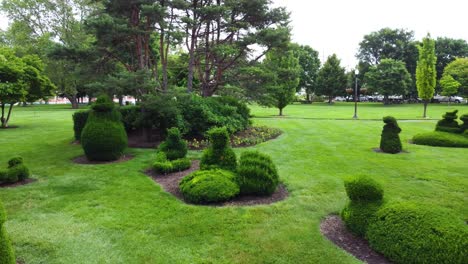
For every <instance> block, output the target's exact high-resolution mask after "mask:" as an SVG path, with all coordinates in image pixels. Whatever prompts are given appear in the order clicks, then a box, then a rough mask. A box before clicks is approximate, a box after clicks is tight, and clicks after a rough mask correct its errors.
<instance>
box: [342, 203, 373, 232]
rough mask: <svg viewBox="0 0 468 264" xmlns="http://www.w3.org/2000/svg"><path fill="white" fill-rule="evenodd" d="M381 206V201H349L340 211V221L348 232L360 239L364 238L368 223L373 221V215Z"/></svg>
mask: <svg viewBox="0 0 468 264" xmlns="http://www.w3.org/2000/svg"><path fill="white" fill-rule="evenodd" d="M381 206H382V202H381V201H376V202H370V201H361V202H357V201H350V202H348V204H347V205H346V206H345V208H344V209H343V211H341V219H343V222H344V223H345V226H346V228H347V229H348V230H349V231H351V232H352V233H353V234H355V235H358V236H360V237H365V235H366V231H367V228H368V226H369V223H371V222H372V221H373V220H374V218H375V213H376V212H377V210H379V208H380V207H381Z"/></svg>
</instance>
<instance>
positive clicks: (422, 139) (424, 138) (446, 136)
mask: <svg viewBox="0 0 468 264" xmlns="http://www.w3.org/2000/svg"><path fill="white" fill-rule="evenodd" d="M465 133H466V131H465ZM413 143H414V144H417V145H427V146H435V147H451V148H468V137H467V136H464V135H459V134H453V133H447V132H429V133H423V134H417V135H415V136H414V137H413Z"/></svg>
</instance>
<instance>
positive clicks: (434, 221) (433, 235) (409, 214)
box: [367, 203, 468, 264]
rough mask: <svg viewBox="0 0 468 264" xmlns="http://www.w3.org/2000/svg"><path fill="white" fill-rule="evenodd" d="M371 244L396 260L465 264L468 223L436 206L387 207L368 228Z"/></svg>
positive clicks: (467, 255) (403, 261)
mask: <svg viewBox="0 0 468 264" xmlns="http://www.w3.org/2000/svg"><path fill="white" fill-rule="evenodd" d="M367 237H368V240H369V243H370V245H371V247H372V248H373V249H375V250H377V251H379V252H381V253H383V254H384V255H385V256H386V257H387V258H389V259H390V260H391V261H394V262H395V263H416V262H417V263H434V264H440V263H447V264H448V263H450V264H455V263H460V264H461V263H465V262H466V260H467V259H468V226H467V225H466V223H464V222H463V221H461V220H459V219H457V217H456V216H452V215H451V214H448V213H447V212H446V211H444V210H442V209H437V208H434V207H433V206H430V207H429V206H422V205H416V204H411V203H398V204H393V205H387V206H384V207H383V208H382V209H380V210H379V211H378V212H377V213H376V218H375V221H373V222H372V223H371V224H370V225H369V227H368V230H367Z"/></svg>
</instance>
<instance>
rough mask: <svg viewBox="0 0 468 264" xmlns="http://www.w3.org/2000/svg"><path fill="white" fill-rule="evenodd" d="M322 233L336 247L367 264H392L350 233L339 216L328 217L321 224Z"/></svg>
mask: <svg viewBox="0 0 468 264" xmlns="http://www.w3.org/2000/svg"><path fill="white" fill-rule="evenodd" d="M320 232H321V233H322V234H323V235H324V236H325V237H326V238H328V239H329V240H330V241H331V242H333V243H334V244H335V245H337V246H338V247H340V248H342V249H344V250H346V251H347V252H348V253H349V254H351V255H353V256H355V257H356V258H357V259H360V260H362V261H364V262H366V263H369V264H387V263H392V262H390V261H389V260H387V259H386V258H385V257H384V256H383V255H381V254H379V253H377V252H375V251H374V250H373V249H372V248H371V247H370V246H369V243H368V242H367V241H366V240H365V239H363V238H360V237H357V236H355V235H353V234H352V233H351V232H349V231H348V230H347V229H346V226H345V225H344V222H343V220H341V218H340V217H339V216H337V215H329V216H327V217H326V218H325V219H324V220H323V221H322V223H321V224H320Z"/></svg>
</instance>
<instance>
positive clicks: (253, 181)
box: [237, 151, 279, 195]
mask: <svg viewBox="0 0 468 264" xmlns="http://www.w3.org/2000/svg"><path fill="white" fill-rule="evenodd" d="M237 173H238V182H239V186H240V191H241V193H242V194H255V195H271V194H272V193H274V192H275V190H276V188H277V187H278V184H279V176H278V171H277V169H276V166H275V164H274V163H273V161H272V160H271V158H270V156H268V155H265V154H262V153H260V152H258V151H245V152H243V153H242V154H241V157H240V161H239V167H238V169H237Z"/></svg>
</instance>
